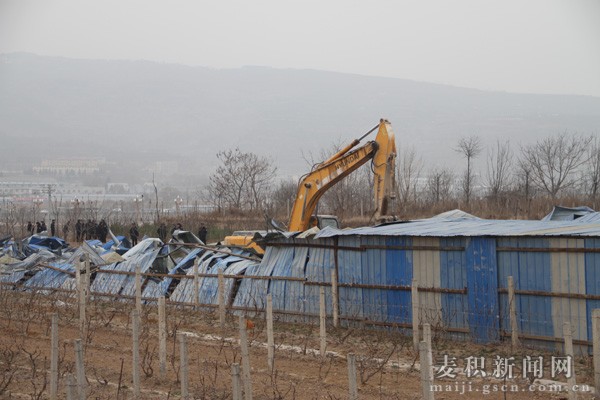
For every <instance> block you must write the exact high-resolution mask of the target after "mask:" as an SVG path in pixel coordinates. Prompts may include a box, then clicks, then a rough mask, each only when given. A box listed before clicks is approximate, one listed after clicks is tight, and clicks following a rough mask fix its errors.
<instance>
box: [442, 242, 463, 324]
mask: <svg viewBox="0 0 600 400" xmlns="http://www.w3.org/2000/svg"><path fill="white" fill-rule="evenodd" d="M464 246H465V239H464V238H441V239H440V247H464ZM465 265H466V255H465V251H464V250H463V251H456V250H452V251H444V250H440V282H441V286H442V288H446V289H464V288H466V287H467V271H466V268H465ZM467 296H468V295H466V294H457V293H442V296H441V298H442V318H443V321H444V324H445V325H446V326H448V327H451V328H468V327H469V318H468V316H469V302H468V299H467Z"/></svg>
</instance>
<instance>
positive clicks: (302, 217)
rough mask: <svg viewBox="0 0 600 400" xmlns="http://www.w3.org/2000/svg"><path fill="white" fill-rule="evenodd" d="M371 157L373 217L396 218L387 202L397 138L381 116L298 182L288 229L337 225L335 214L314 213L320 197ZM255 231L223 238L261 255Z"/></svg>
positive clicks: (392, 184) (392, 185)
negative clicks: (372, 138)
mask: <svg viewBox="0 0 600 400" xmlns="http://www.w3.org/2000/svg"><path fill="white" fill-rule="evenodd" d="M376 129H378V131H377V136H376V137H375V140H372V141H369V142H367V143H365V144H364V145H362V146H360V147H358V148H357V147H356V146H358V145H359V144H360V142H361V141H362V140H363V139H364V138H365V137H367V136H368V135H369V134H371V133H372V132H373V131H375V130H376ZM369 160H372V170H373V173H374V175H375V179H374V185H373V186H374V188H373V189H374V193H373V194H374V197H375V207H376V208H375V212H374V214H373V218H374V219H375V220H376V221H377V222H389V221H392V220H394V217H392V216H390V215H388V214H387V213H388V203H389V202H390V199H392V198H393V195H394V188H395V186H396V185H395V170H396V167H395V164H396V140H395V138H394V132H393V131H392V126H391V124H390V123H389V122H388V121H387V120H384V119H381V120H380V122H379V124H378V125H376V126H375V127H373V128H372V129H371V130H370V131H368V132H367V133H365V134H364V135H363V136H362V137H360V138H358V139H354V140H353V141H352V143H350V144H348V145H347V146H345V147H344V148H342V149H341V150H340V151H338V152H337V153H335V154H334V155H332V156H331V157H329V158H328V159H327V160H325V161H323V162H322V163H319V164H317V165H315V166H314V167H313V168H312V170H311V171H310V172H309V173H307V174H306V175H304V176H303V177H302V178H301V179H300V182H299V183H298V190H297V193H296V200H295V201H294V205H293V207H292V212H291V215H290V220H289V223H288V231H290V232H297V231H305V230H307V229H310V228H312V227H314V226H317V227H319V228H324V227H325V226H333V227H338V221H337V218H336V217H335V216H329V215H314V213H315V210H316V209H317V204H318V202H319V199H320V198H321V197H322V196H323V194H325V192H327V190H329V188H331V187H332V186H333V185H335V184H336V183H338V182H339V181H341V180H342V179H344V178H345V177H346V176H348V175H350V174H351V173H352V172H354V171H356V170H357V169H358V168H359V167H360V166H361V165H363V164H365V163H366V162H367V161H369ZM251 233H252V232H248V231H245V232H234V233H233V234H232V235H231V236H227V237H226V238H225V240H224V241H223V244H224V245H226V246H238V247H244V248H247V249H252V250H254V251H255V252H257V253H259V254H263V253H264V249H263V248H262V247H261V246H260V245H259V244H258V243H256V240H255V236H254V235H251Z"/></svg>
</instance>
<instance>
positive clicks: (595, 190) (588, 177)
mask: <svg viewBox="0 0 600 400" xmlns="http://www.w3.org/2000/svg"><path fill="white" fill-rule="evenodd" d="M587 157H588V160H589V161H588V168H587V169H586V171H585V176H584V179H585V182H586V189H587V190H586V192H587V195H588V196H589V197H590V199H591V200H592V201H596V199H597V198H598V196H599V195H600V140H598V138H595V139H594V141H593V143H592V144H591V146H590V147H589V149H588V155H587Z"/></svg>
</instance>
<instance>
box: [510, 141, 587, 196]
mask: <svg viewBox="0 0 600 400" xmlns="http://www.w3.org/2000/svg"><path fill="white" fill-rule="evenodd" d="M591 141H592V137H591V136H587V137H582V136H580V135H577V134H568V133H567V132H564V133H562V134H559V135H556V136H552V137H548V138H545V139H542V140H540V141H538V142H536V143H534V144H531V145H528V146H525V147H523V148H522V154H521V157H522V159H521V162H522V163H523V164H524V165H526V166H527V167H528V168H529V169H530V170H531V180H532V182H533V184H534V185H535V186H537V187H538V188H540V189H542V190H544V191H545V192H547V193H548V194H549V195H550V196H551V197H552V198H553V199H554V198H556V196H557V195H558V194H559V193H560V192H561V191H563V190H565V189H568V188H572V187H573V186H575V185H576V184H577V183H578V182H580V177H577V175H576V173H575V172H576V171H577V170H578V168H579V167H581V166H582V165H583V164H584V163H585V162H586V161H587V160H588V153H587V148H588V146H589V144H590V143H591Z"/></svg>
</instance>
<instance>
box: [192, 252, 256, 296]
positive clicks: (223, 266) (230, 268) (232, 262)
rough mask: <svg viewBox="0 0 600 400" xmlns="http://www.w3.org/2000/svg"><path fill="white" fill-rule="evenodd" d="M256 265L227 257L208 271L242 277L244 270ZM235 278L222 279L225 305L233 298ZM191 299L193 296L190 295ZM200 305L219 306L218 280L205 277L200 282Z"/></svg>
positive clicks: (244, 260)
mask: <svg viewBox="0 0 600 400" xmlns="http://www.w3.org/2000/svg"><path fill="white" fill-rule="evenodd" d="M255 264H257V263H256V262H254V261H250V260H246V259H243V258H239V257H235V256H229V257H226V258H222V259H220V260H219V261H218V262H217V263H216V264H215V265H214V266H213V267H212V268H211V270H210V273H213V274H218V273H219V271H220V270H221V271H223V274H225V275H242V274H243V273H244V272H246V268H248V267H249V266H252V265H255ZM234 285H235V278H224V292H225V304H229V303H230V299H231V297H232V296H233V293H232V292H233V288H234ZM192 297H193V294H192ZM199 299H200V304H219V278H211V277H205V278H204V279H203V280H202V286H200V293H199Z"/></svg>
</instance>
